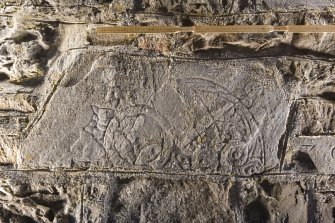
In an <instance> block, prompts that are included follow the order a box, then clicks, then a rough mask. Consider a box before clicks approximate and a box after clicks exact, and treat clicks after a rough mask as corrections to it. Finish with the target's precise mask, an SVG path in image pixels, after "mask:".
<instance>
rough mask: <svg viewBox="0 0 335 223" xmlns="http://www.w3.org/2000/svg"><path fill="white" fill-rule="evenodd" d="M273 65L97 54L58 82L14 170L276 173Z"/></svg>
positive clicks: (277, 115)
mask: <svg viewBox="0 0 335 223" xmlns="http://www.w3.org/2000/svg"><path fill="white" fill-rule="evenodd" d="M80 59H82V58H81V56H79V57H78V60H80ZM61 60H62V58H61V59H60V61H61ZM274 63H275V60H273V59H265V60H264V61H259V60H257V61H256V60H250V61H247V62H246V61H245V60H238V59H236V60H228V61H213V60H212V61H204V60H199V61H194V60H182V59H167V58H153V57H144V56H132V57H129V56H127V57H124V56H122V55H116V54H113V53H107V54H103V55H101V56H100V57H99V58H97V59H96V60H95V61H94V62H93V63H92V67H91V69H90V71H89V72H88V73H86V74H73V75H80V76H82V79H80V80H74V79H73V78H75V76H74V77H69V76H66V77H65V78H64V81H63V82H62V83H61V86H60V87H59V88H57V90H56V92H55V93H54V95H53V97H52V99H51V100H50V101H49V104H48V106H47V107H46V111H45V113H44V114H43V116H42V118H41V119H40V121H39V122H38V123H36V124H35V125H34V127H33V129H32V130H31V132H30V133H29V134H28V137H27V138H26V140H25V141H24V143H23V148H22V167H23V168H33V167H34V168H50V166H51V167H53V168H57V167H78V168H89V167H91V168H112V169H113V168H115V169H120V168H121V169H126V170H133V171H139V170H147V171H167V172H175V171H177V172H194V171H195V172H199V173H220V174H238V175H250V174H255V173H260V172H263V171H265V170H266V169H268V168H272V167H274V166H276V165H277V164H278V158H277V147H278V142H279V139H280V137H281V134H282V133H283V131H284V129H285V120H286V117H287V113H288V110H289V107H288V100H287V98H286V94H285V91H284V89H282V88H281V86H280V85H279V79H280V74H278V73H277V74H276V72H277V71H275V70H271V69H273V68H274V67H275V66H273V65H274ZM64 64H65V66H67V64H66V62H64ZM66 69H70V68H68V67H67V68H66ZM51 136H52V138H51Z"/></svg>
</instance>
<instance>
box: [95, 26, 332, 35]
mask: <svg viewBox="0 0 335 223" xmlns="http://www.w3.org/2000/svg"><path fill="white" fill-rule="evenodd" d="M95 32H96V33H98V34H132V33H135V34H136V33H138V34H145V33H181V32H193V33H271V32H288V33H335V25H287V26H271V25H224V26H209V25H203V26H186V27H180V26H109V27H97V28H96V29H95Z"/></svg>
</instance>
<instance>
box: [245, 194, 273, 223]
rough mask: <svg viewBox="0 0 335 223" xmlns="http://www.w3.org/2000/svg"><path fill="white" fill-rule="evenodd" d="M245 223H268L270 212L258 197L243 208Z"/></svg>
mask: <svg viewBox="0 0 335 223" xmlns="http://www.w3.org/2000/svg"><path fill="white" fill-rule="evenodd" d="M245 222H247V223H269V222H271V216H270V212H269V210H268V208H267V206H266V204H265V203H264V201H263V200H262V199H261V198H260V197H258V198H257V199H256V200H254V201H253V202H251V203H250V204H248V205H247V206H246V208H245Z"/></svg>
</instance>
